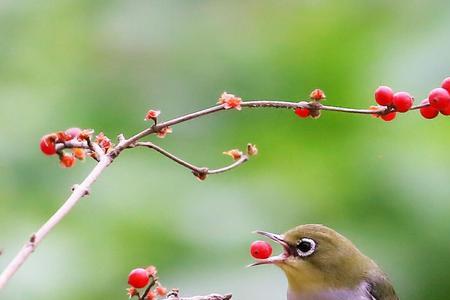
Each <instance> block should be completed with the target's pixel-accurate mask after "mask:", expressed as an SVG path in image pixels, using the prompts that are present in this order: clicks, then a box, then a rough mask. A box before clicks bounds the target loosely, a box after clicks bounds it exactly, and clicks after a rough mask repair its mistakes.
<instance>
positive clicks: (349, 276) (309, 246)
mask: <svg viewBox="0 0 450 300" xmlns="http://www.w3.org/2000/svg"><path fill="white" fill-rule="evenodd" d="M256 233H258V234H261V235H263V236H266V237H268V238H269V239H271V240H273V241H275V242H277V243H278V244H280V245H281V246H282V247H283V252H282V253H281V254H280V255H277V256H272V257H269V258H267V259H262V260H258V261H257V262H255V263H253V264H252V265H262V264H275V265H276V266H278V267H280V268H281V269H282V270H283V271H284V272H285V274H286V277H287V279H288V282H289V288H290V290H292V291H294V292H314V291H317V290H324V289H341V288H352V287H355V286H357V285H358V284H359V283H361V281H362V280H363V279H364V276H366V275H367V272H370V270H371V269H373V268H377V266H376V265H375V263H374V262H373V261H372V260H371V259H370V258H368V257H366V256H364V255H363V254H362V253H361V252H360V251H359V250H358V249H357V248H356V247H355V246H354V245H353V243H352V242H351V241H350V240H348V239H347V238H345V237H344V236H342V235H340V234H339V233H337V232H336V231H334V230H332V229H330V228H328V227H326V226H323V225H316V224H308V225H301V226H298V227H295V228H293V229H291V230H288V231H287V232H285V233H284V234H273V233H269V232H265V231H256Z"/></svg>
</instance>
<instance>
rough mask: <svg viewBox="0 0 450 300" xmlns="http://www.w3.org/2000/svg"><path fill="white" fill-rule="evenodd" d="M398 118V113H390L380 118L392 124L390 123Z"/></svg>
mask: <svg viewBox="0 0 450 300" xmlns="http://www.w3.org/2000/svg"><path fill="white" fill-rule="evenodd" d="M396 116H397V112H396V111H392V112H390V113H387V114H384V115H381V116H380V118H381V119H383V120H384V121H386V122H390V121H392V120H394V119H395V117H396Z"/></svg>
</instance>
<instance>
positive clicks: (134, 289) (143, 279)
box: [127, 266, 167, 300]
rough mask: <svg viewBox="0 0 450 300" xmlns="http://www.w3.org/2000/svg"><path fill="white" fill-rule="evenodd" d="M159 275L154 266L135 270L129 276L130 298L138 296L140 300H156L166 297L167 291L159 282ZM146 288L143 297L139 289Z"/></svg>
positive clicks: (128, 292)
mask: <svg viewBox="0 0 450 300" xmlns="http://www.w3.org/2000/svg"><path fill="white" fill-rule="evenodd" d="M157 273H158V271H157V269H156V267H154V266H149V267H147V268H145V269H144V268H136V269H133V270H132V271H131V272H130V274H129V275H128V284H129V285H130V287H129V288H128V289H127V295H128V297H129V298H132V297H135V296H136V297H137V298H138V299H139V300H156V299H158V297H164V296H166V295H167V289H166V288H165V287H164V286H162V285H161V283H160V282H159V279H158V277H157ZM144 288H145V290H144V291H142V295H141V293H140V291H139V289H144Z"/></svg>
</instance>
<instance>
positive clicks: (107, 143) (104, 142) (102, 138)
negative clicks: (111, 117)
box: [95, 132, 111, 151]
mask: <svg viewBox="0 0 450 300" xmlns="http://www.w3.org/2000/svg"><path fill="white" fill-rule="evenodd" d="M95 142H96V143H97V144H99V145H100V147H102V148H103V149H105V151H106V150H108V149H109V148H110V147H111V140H110V139H109V138H108V137H107V136H106V135H105V134H104V133H103V132H100V133H99V134H98V135H97V136H96V137H95Z"/></svg>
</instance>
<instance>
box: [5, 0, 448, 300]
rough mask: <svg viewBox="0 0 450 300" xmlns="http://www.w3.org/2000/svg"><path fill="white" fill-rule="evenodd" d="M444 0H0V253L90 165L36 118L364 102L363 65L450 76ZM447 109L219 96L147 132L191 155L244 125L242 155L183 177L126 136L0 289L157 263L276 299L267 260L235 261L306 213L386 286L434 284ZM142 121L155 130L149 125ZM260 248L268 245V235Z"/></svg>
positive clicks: (91, 120)
mask: <svg viewBox="0 0 450 300" xmlns="http://www.w3.org/2000/svg"><path fill="white" fill-rule="evenodd" d="M449 28H450V2H449V1H447V0H442V1H425V0H424V1H419V0H415V1H411V0H409V1H389V0H386V1H359V0H342V1H331V0H329V1H326V0H316V1H313V0H311V1H303V0H302V1H284V0H279V1H173V0H164V1H162V0H161V1H145V0H136V1H75V0H63V1H13V0H2V1H1V2H0V104H1V106H0V129H1V130H0V143H1V154H0V228H1V231H0V248H2V249H3V252H4V253H3V255H2V256H0V269H3V268H4V267H5V266H6V264H7V262H8V261H9V260H10V259H11V258H12V257H13V256H14V254H15V253H16V251H18V250H19V248H20V247H21V246H22V244H23V243H24V242H25V241H26V239H27V237H28V236H29V235H30V234H31V233H32V232H33V231H35V230H36V229H37V228H38V227H39V226H40V225H41V224H42V223H43V222H44V221H45V220H46V219H47V218H48V217H49V216H50V215H51V214H52V213H53V212H54V211H55V210H56V209H57V208H58V207H59V206H60V205H61V204H62V202H63V201H64V200H65V198H66V197H67V196H68V195H69V190H70V187H71V186H72V185H73V184H74V183H78V182H80V181H81V180H82V179H83V178H84V176H86V174H87V173H88V172H89V171H90V169H91V168H92V167H93V166H94V162H93V161H87V162H84V163H78V164H77V166H76V168H73V169H70V170H65V169H62V168H60V167H59V165H58V162H57V160H56V159H55V158H53V157H52V158H49V157H45V156H44V155H42V154H41V153H40V151H39V150H38V142H39V139H40V137H41V136H42V135H43V134H45V133H47V132H52V131H55V130H59V129H65V128H68V127H72V126H80V127H83V128H95V129H96V130H97V131H104V132H105V133H106V134H107V135H108V136H110V137H115V136H116V135H117V134H119V133H121V132H123V133H124V134H125V135H130V134H132V133H135V132H137V131H139V130H141V129H142V128H144V127H145V126H147V124H146V123H144V122H143V117H144V114H145V113H146V111H147V110H148V109H149V108H158V109H161V110H162V119H168V118H171V117H175V116H178V115H180V114H183V113H187V112H191V111H194V110H198V109H201V108H205V107H208V106H211V105H213V104H214V103H215V101H216V99H217V98H218V96H219V95H220V93H222V91H224V90H226V91H229V92H232V93H235V94H237V95H239V96H241V97H243V98H244V99H285V100H292V101H298V100H299V99H305V98H306V97H307V95H308V94H309V92H310V91H311V90H312V89H313V88H316V87H320V88H322V89H324V90H325V92H326V94H327V96H328V100H327V104H330V105H338V106H349V107H361V108H366V107H368V106H369V105H371V104H372V103H373V96H372V95H373V91H374V89H375V88H376V87H377V86H378V85H380V84H388V85H390V86H392V87H393V88H394V89H395V90H407V91H409V92H411V93H412V94H413V95H415V96H416V100H421V99H423V97H425V96H426V95H427V93H428V91H429V90H431V89H432V88H434V87H437V86H438V85H439V83H440V82H441V80H442V79H443V78H444V77H446V76H448V75H450V36H449ZM449 129H450V119H448V118H445V117H440V118H438V119H435V120H432V121H425V120H423V119H421V117H420V116H419V114H418V113H417V112H413V113H409V114H405V115H400V116H398V118H397V119H396V120H395V121H394V122H392V123H386V122H383V121H381V120H376V119H373V118H371V117H369V116H359V115H343V114H336V113H324V114H323V116H322V117H321V118H320V119H319V120H310V119H308V120H302V119H299V118H297V117H296V116H295V115H294V114H293V113H292V112H290V111H287V110H273V109H272V110H270V109H267V110H252V111H249V110H244V111H242V112H237V111H229V112H222V113H220V114H216V115H214V116H208V117H205V118H202V119H198V120H195V121H192V122H189V123H184V124H182V125H179V126H176V127H175V128H174V133H173V134H172V135H170V136H169V137H168V138H166V139H164V140H158V141H157V142H158V143H159V144H160V145H163V146H165V147H166V148H167V149H168V150H170V151H172V152H173V153H175V154H178V155H180V156H181V157H183V158H185V159H187V160H189V161H191V162H193V163H195V164H198V165H205V166H210V167H220V166H223V165H225V164H228V163H229V162H230V159H229V157H225V156H223V155H222V154H221V153H222V151H224V150H228V149H231V148H236V147H241V148H243V147H244V146H245V145H246V143H247V142H252V143H255V144H256V145H257V146H258V148H259V149H260V155H258V157H256V158H255V159H252V160H251V162H249V163H248V164H246V165H244V166H242V167H240V168H239V169H236V170H234V171H233V172H229V173H226V174H223V175H218V176H211V177H210V178H209V179H208V180H207V181H205V182H199V181H197V180H195V178H194V177H193V176H192V175H191V174H190V173H189V172H188V171H187V170H185V169H183V168H181V167H179V166H178V165H176V164H174V163H173V162H171V161H169V160H167V159H165V158H163V157H162V156H160V155H158V154H156V153H153V152H151V151H149V150H144V149H142V150H140V149H137V150H134V151H129V152H128V151H127V152H125V153H124V154H123V155H122V156H121V157H120V158H119V159H118V160H117V161H116V162H115V163H114V164H113V165H112V166H111V167H110V168H109V169H108V170H107V172H105V173H104V174H103V175H102V177H101V178H100V179H99V181H98V182H97V183H96V184H95V185H94V186H93V189H92V196H91V197H89V198H86V199H83V200H82V201H81V202H80V203H79V204H78V205H77V207H76V208H75V209H74V210H73V211H72V212H71V213H70V215H69V216H68V217H67V218H66V219H64V221H63V222H62V223H61V224H59V225H58V226H57V228H56V229H55V230H54V231H53V232H52V233H51V234H50V236H49V237H48V238H46V240H45V241H44V243H43V244H42V245H41V246H40V247H39V248H38V250H37V251H36V252H35V253H34V254H33V255H32V257H31V258H30V259H29V261H27V262H26V264H25V265H24V266H23V268H22V269H21V270H20V271H19V272H18V273H17V274H16V276H15V277H14V278H13V279H12V280H11V282H10V283H9V285H8V286H7V287H6V288H5V289H4V290H3V291H1V293H0V298H2V299H9V300H15V299H17V300H19V299H33V300H42V299H59V298H64V299H68V300H70V299H87V300H88V299H126V296H125V288H126V287H127V285H126V278H127V275H128V272H129V271H130V270H131V269H132V268H134V267H138V266H146V265H149V264H155V265H156V266H158V268H159V270H160V276H161V279H162V282H163V283H164V284H165V285H166V286H168V287H178V288H180V289H181V290H182V292H183V293H184V294H185V295H198V294H206V293H210V292H233V293H234V295H235V298H236V299H243V300H244V299H247V300H248V299H279V300H281V299H285V289H286V282H285V279H284V276H283V275H282V273H281V271H279V270H277V269H276V268H275V267H272V266H266V267H259V268H253V269H247V268H245V267H244V266H245V265H246V264H247V263H249V262H251V258H250V256H249V254H248V245H249V244H250V242H251V241H252V240H253V239H255V238H256V237H255V236H254V235H252V234H251V231H252V230H255V229H263V230H268V231H274V232H282V231H284V230H286V229H288V228H290V227H293V226H295V225H298V224H302V223H311V222H314V223H323V224H326V225H329V226H331V227H333V228H335V229H337V230H338V231H340V232H342V233H344V234H345V235H347V236H348V237H349V238H351V239H352V240H353V241H354V242H355V243H356V244H357V245H358V246H359V247H360V248H361V249H362V250H363V251H364V252H365V253H366V254H368V255H369V256H371V257H373V258H374V259H375V260H376V261H377V262H378V263H379V264H380V265H381V266H382V267H383V268H384V269H385V270H386V272H387V273H388V274H389V275H390V277H391V279H392V281H393V282H394V284H395V286H396V288H397V290H398V293H399V295H400V296H401V298H402V299H410V300H414V299H447V298H448V295H449V294H450V285H449V284H448V278H449V269H450V259H449V258H448V254H449V252H450V239H449V236H450V185H449V182H450V155H449V150H448V149H449V146H450V134H449ZM152 139H154V138H152ZM277 251H279V249H278V248H277Z"/></svg>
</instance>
